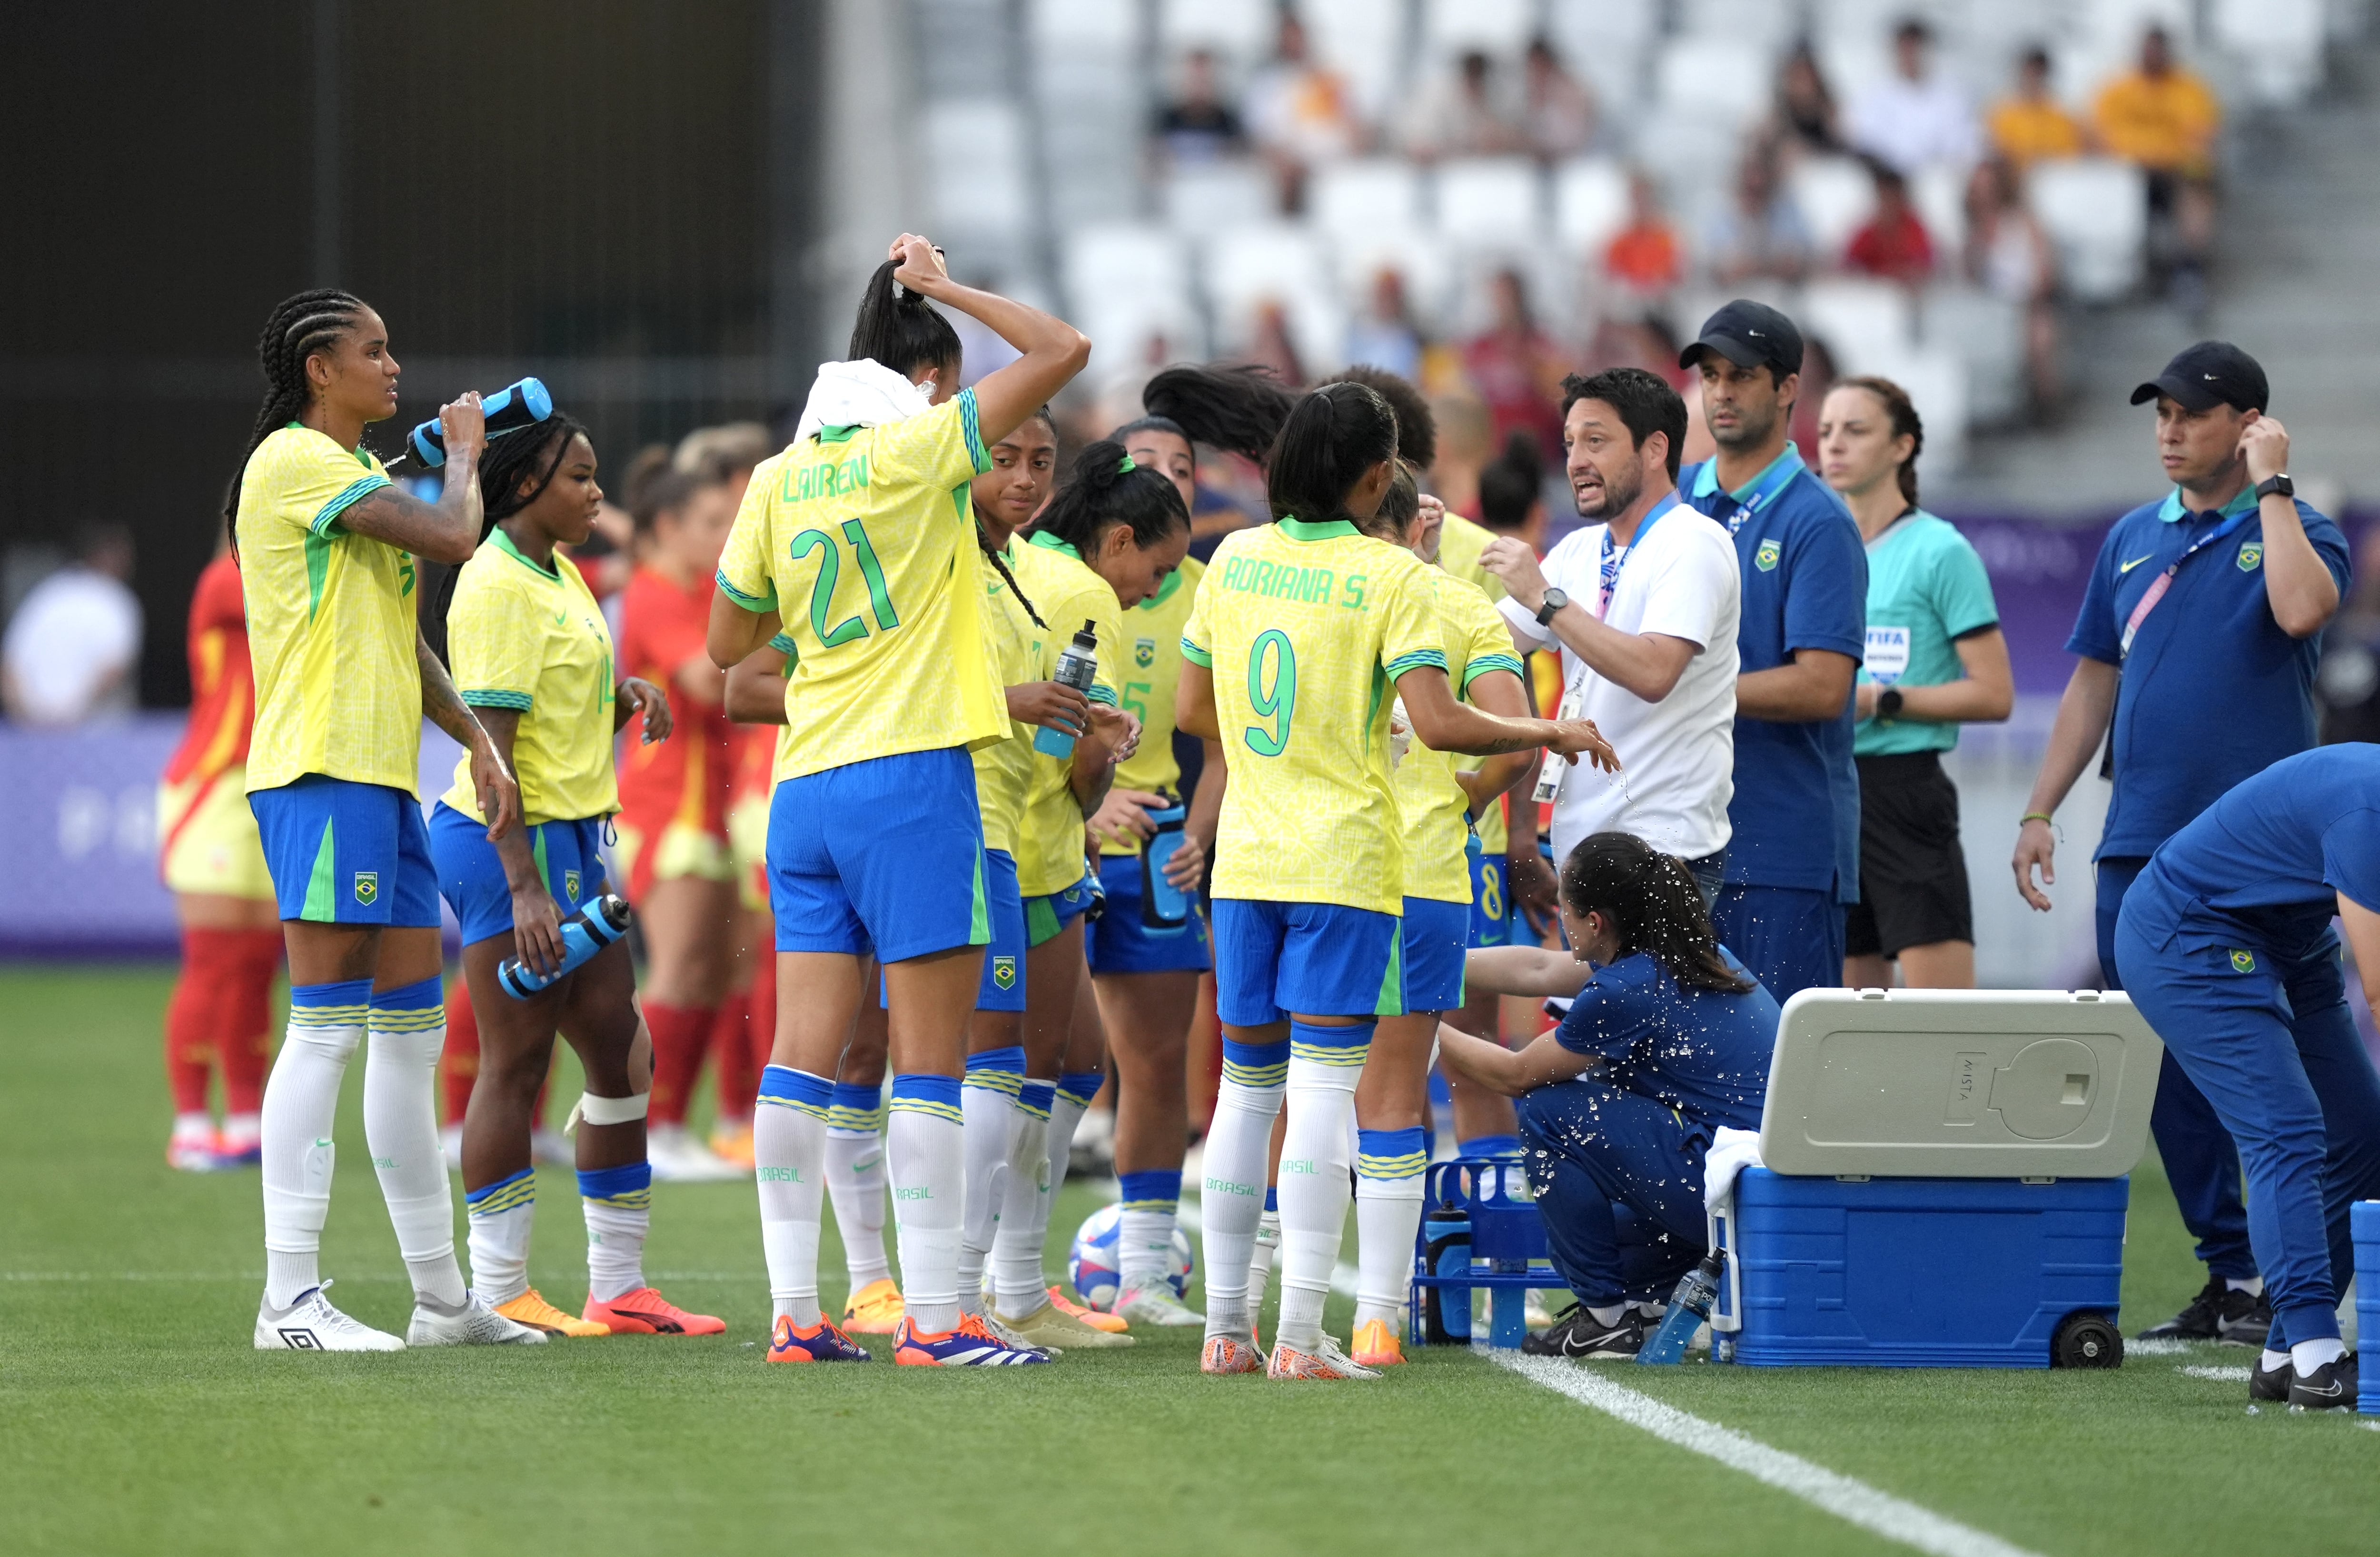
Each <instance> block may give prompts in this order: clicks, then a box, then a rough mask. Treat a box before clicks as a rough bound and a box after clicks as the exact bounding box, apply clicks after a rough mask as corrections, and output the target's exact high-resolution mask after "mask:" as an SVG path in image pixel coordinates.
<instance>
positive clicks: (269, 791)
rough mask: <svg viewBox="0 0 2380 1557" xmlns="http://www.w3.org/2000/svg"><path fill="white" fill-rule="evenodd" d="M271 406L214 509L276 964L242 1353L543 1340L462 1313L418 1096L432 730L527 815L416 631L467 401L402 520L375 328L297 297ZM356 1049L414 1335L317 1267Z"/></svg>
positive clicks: (511, 811) (383, 346)
mask: <svg viewBox="0 0 2380 1557" xmlns="http://www.w3.org/2000/svg"><path fill="white" fill-rule="evenodd" d="M257 356H258V359H259V360H260V361H261V363H262V365H263V369H264V380H265V386H266V389H265V397H264V404H263V407H262V408H261V409H260V410H259V411H258V413H257V418H256V427H255V430H254V432H253V433H252V435H251V436H250V438H249V455H248V459H247V462H246V464H245V466H244V468H242V470H241V472H240V475H239V477H238V479H237V480H235V481H234V482H233V483H232V491H231V493H230V498H229V501H228V504H227V505H226V517H227V518H228V519H229V521H230V523H231V526H232V539H233V546H234V550H235V551H236V553H237V555H238V558H239V565H240V581H241V593H242V597H243V605H244V607H245V609H246V611H247V614H248V637H249V658H250V663H251V664H252V666H253V670H254V675H255V677H256V728H255V731H254V733H253V735H252V736H250V739H249V757H248V792H249V808H250V809H252V810H254V811H255V813H256V821H257V831H258V833H259V834H260V835H261V838H262V840H263V843H264V858H265V866H266V869H267V870H269V871H270V872H271V874H272V877H273V895H274V898H275V899H276V901H277V904H278V906H279V910H280V914H281V919H282V929H283V932H284V935H285V938H286V940H287V943H288V949H289V984H290V991H289V1004H290V1010H289V1032H288V1037H287V1039H286V1040H285V1042H284V1043H283V1045H282V1048H281V1053H280V1056H279V1058H278V1060H277V1061H276V1062H275V1064H273V1074H272V1077H271V1078H270V1079H269V1080H268V1081H267V1082H266V1084H265V1089H264V1111H263V1115H264V1116H263V1143H262V1148H263V1167H264V1249H265V1278H264V1296H263V1299H262V1301H261V1304H260V1306H259V1308H258V1309H257V1316H256V1332H255V1339H256V1344H257V1345H258V1346H260V1347H262V1348H267V1349H278V1348H284V1347H285V1348H288V1349H291V1350H296V1351H395V1350H397V1349H399V1348H400V1347H402V1346H404V1345H406V1344H407V1342H410V1343H411V1344H415V1345H453V1344H476V1343H482V1342H503V1341H542V1340H544V1339H545V1336H544V1333H543V1332H540V1331H535V1330H530V1329H528V1328H526V1327H524V1326H521V1325H516V1324H515V1323H513V1322H512V1321H511V1320H507V1319H504V1317H503V1316H501V1315H499V1314H496V1313H494V1312H493V1311H492V1310H491V1309H489V1308H487V1307H486V1306H485V1305H484V1304H480V1303H477V1302H474V1301H473V1300H472V1298H471V1296H470V1294H469V1293H468V1291H467V1290H466V1289H465V1288H464V1285H463V1273H462V1270H461V1268H460V1267H459V1266H458V1265H457V1264H456V1263H455V1231H454V1228H455V1208H454V1201H453V1198H452V1193H451V1191H450V1190H449V1189H448V1187H447V1184H446V1164H445V1162H444V1160H443V1158H442V1157H441V1156H440V1153H439V1150H438V1119H437V1114H436V1111H435V1103H434V1101H433V1099H432V1095H431V1092H432V1086H433V1078H434V1077H435V1074H436V1071H437V1066H438V1052H439V1050H440V1048H441V1047H442V1046H443V1043H444V1041H445V1011H444V1007H443V1002H442V1001H441V999H440V988H439V964H440V952H439V945H438V882H437V876H436V872H435V870H433V869H432V867H431V862H430V839H429V834H428V832H427V830H426V829H425V828H424V827H423V826H422V821H421V808H420V805H419V802H418V801H417V800H416V799H415V794H414V792H415V787H416V785H418V784H419V777H418V774H419V766H420V750H421V720H422V716H423V715H424V714H427V715H428V716H429V717H430V718H431V719H432V720H434V721H436V722H437V724H438V726H439V727H440V728H441V729H443V730H444V731H445V732H446V733H447V734H448V735H450V736H454V737H455V740H456V741H458V742H460V743H461V744H462V745H463V746H464V747H465V748H466V749H467V751H468V755H469V762H468V769H469V777H470V781H471V785H470V786H471V790H472V792H473V794H474V795H475V796H476V797H478V799H479V802H480V814H481V815H482V816H484V817H485V818H486V819H487V824H488V833H489V834H490V836H491V837H492V838H497V839H501V838H502V837H503V836H504V834H505V833H509V832H511V831H512V829H513V827H514V826H515V825H516V823H517V821H519V816H520V795H519V792H518V790H517V789H516V787H515V786H514V784H513V778H512V774H511V772H509V771H508V769H507V768H506V766H505V763H504V759H503V758H502V757H500V756H498V755H497V753H496V750H495V748H494V746H493V745H492V743H491V742H490V741H489V739H488V734H487V732H486V731H485V730H483V729H481V728H480V722H479V721H478V720H477V719H475V718H474V717H472V714H471V711H470V710H469V709H468V708H467V707H465V706H464V704H463V702H462V699H459V698H457V697H456V696H455V685H454V683H453V682H452V681H450V680H449V679H448V678H447V675H446V669H445V667H444V666H443V665H442V664H440V663H438V661H437V659H436V658H435V657H434V656H433V655H431V652H430V651H429V647H428V646H427V645H426V644H424V643H423V642H422V640H421V634H420V629H419V626H417V624H416V621H415V604H416V601H415V594H414V579H415V571H414V567H415V565H414V559H415V558H416V557H423V558H427V559H429V560H431V561H433V562H443V563H451V564H455V565H458V566H459V565H460V564H462V563H464V562H467V561H468V560H469V559H470V555H471V553H472V550H473V548H475V547H476V546H477V545H478V544H479V542H480V489H479V482H478V472H479V463H480V450H481V448H482V446H483V444H484V443H485V423H484V421H483V420H482V419H481V417H480V405H479V399H478V396H476V395H464V396H462V398H460V399H459V400H456V401H455V402H454V403H453V404H451V405H448V406H445V407H442V408H441V409H440V411H439V420H440V422H441V424H442V425H443V429H444V433H445V442H446V480H445V490H444V493H443V496H442V497H441V498H440V499H439V501H438V502H436V503H435V504H428V503H422V502H419V501H417V500H416V499H414V498H413V497H411V496H409V495H408V494H407V493H405V492H404V491H403V490H402V489H401V488H399V487H397V486H395V484H393V483H392V482H391V481H390V480H389V479H388V476H387V474H386V472H384V471H383V469H382V468H381V465H380V462H379V461H378V460H377V459H374V458H373V457H372V456H371V455H370V452H368V451H367V450H365V449H364V447H363V432H364V428H365V427H366V426H367V425H369V424H370V423H371V422H375V421H381V420H385V419H387V418H388V417H389V416H391V415H393V414H394V413H395V410H396V383H397V363H396V359H395V357H394V356H392V355H391V354H390V352H389V347H388V327H387V326H386V325H385V324H383V322H381V317H380V315H379V314H378V313H376V312H374V311H373V310H371V309H370V308H368V307H366V306H365V305H364V304H363V303H362V302H361V301H359V300H358V299H357V298H354V297H352V296H350V295H349V294H347V293H345V292H340V291H333V290H322V291H313V292H301V293H299V294H297V296H296V297H294V298H288V299H287V300H285V302H283V303H282V304H281V305H280V306H279V307H278V308H276V309H274V310H273V314H272V317H271V318H270V319H268V320H267V321H266V322H265V325H264V332H263V334H262V335H261V337H260V338H259V340H258V342H257ZM367 1032H369V1034H370V1048H369V1050H368V1058H367V1060H366V1062H365V1069H364V1136H365V1139H366V1141H367V1143H368V1144H369V1145H370V1149H371V1156H372V1165H373V1166H374V1167H375V1168H376V1169H377V1170H378V1171H379V1174H380V1183H381V1193H382V1194H383V1196H384V1197H385V1198H387V1201H388V1211H389V1220H390V1222H392V1223H394V1224H395V1229H396V1242H397V1247H398V1249H399V1251H400V1252H402V1253H403V1255H404V1256H405V1263H406V1269H407V1271H408V1273H409V1274H410V1275H411V1277H412V1279H413V1288H414V1309H413V1318H412V1321H411V1323H410V1324H409V1325H408V1327H407V1336H406V1339H405V1340H402V1341H401V1340H399V1339H398V1338H397V1337H396V1336H395V1335H391V1334H387V1333H385V1332H381V1331H376V1330H373V1329H371V1328H370V1327H369V1326H367V1325H363V1324H360V1323H358V1321H356V1320H352V1319H350V1318H348V1317H347V1316H346V1315H345V1314H343V1313H341V1312H340V1311H339V1310H338V1309H336V1308H333V1307H332V1306H331V1303H330V1300H329V1299H328V1298H327V1297H326V1296H324V1295H323V1291H322V1289H323V1286H324V1284H325V1283H323V1282H322V1275H321V1271H320V1269H319V1253H320V1250H321V1247H322V1221H323V1217H324V1215H325V1214H326V1213H327V1212H328V1210H329V1209H330V1198H331V1164H332V1153H333V1147H332V1144H331V1126H332V1120H333V1117H334V1115H335V1113H337V1111H338V1101H339V1081H340V1078H341V1077H344V1076H345V1075H346V1068H347V1061H348V1060H349V1059H350V1058H351V1057H352V1056H353V1055H354V1053H355V1052H356V1049H357V1046H358V1044H361V1043H363V1042H364V1041H365V1036H366V1034H367Z"/></svg>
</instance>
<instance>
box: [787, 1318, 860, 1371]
mask: <svg viewBox="0 0 2380 1557" xmlns="http://www.w3.org/2000/svg"><path fill="white" fill-rule="evenodd" d="M768 1360H770V1361H771V1362H867V1361H868V1360H870V1359H869V1357H868V1351H867V1348H865V1347H862V1346H855V1345H853V1344H851V1338H850V1337H849V1336H847V1335H845V1334H844V1332H842V1331H840V1330H837V1329H836V1328H835V1327H834V1321H833V1320H830V1319H828V1318H827V1317H826V1316H825V1315H824V1314H820V1316H819V1321H818V1323H816V1324H814V1325H812V1326H811V1327H810V1328H809V1329H807V1330H796V1329H795V1328H794V1321H793V1320H789V1319H787V1318H786V1317H785V1316H784V1315H783V1314H779V1315H778V1316H777V1328H776V1329H775V1330H774V1331H773V1332H771V1333H770V1336H769V1359H768Z"/></svg>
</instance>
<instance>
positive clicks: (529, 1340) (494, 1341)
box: [405, 1292, 545, 1346]
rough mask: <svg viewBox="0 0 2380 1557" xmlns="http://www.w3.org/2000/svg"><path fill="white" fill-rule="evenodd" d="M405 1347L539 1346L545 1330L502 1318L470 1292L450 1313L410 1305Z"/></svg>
mask: <svg viewBox="0 0 2380 1557" xmlns="http://www.w3.org/2000/svg"><path fill="white" fill-rule="evenodd" d="M405 1344H407V1345H408V1346H542V1345H543V1344H545V1332H544V1331H542V1330H534V1329H531V1328H530V1327H529V1326H528V1325H525V1324H519V1323H516V1322H515V1321H514V1320H508V1319H506V1318H504V1315H502V1314H500V1313H498V1312H496V1311H495V1310H494V1309H493V1308H489V1307H488V1301H487V1299H486V1298H484V1297H481V1296H480V1295H479V1294H478V1293H476V1292H475V1293H473V1294H471V1295H470V1298H469V1300H468V1302H466V1303H465V1304H464V1305H463V1307H462V1308H460V1309H458V1310H457V1311H455V1313H452V1314H441V1313H437V1312H435V1311H433V1310H432V1309H431V1308H427V1307H425V1306H424V1305H422V1304H421V1303H419V1302H417V1303H415V1304H414V1306H413V1322H412V1323H411V1324H409V1325H407V1326H406V1327H405Z"/></svg>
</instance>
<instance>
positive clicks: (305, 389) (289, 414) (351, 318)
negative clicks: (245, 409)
mask: <svg viewBox="0 0 2380 1557" xmlns="http://www.w3.org/2000/svg"><path fill="white" fill-rule="evenodd" d="M364 307H365V305H364V301H363V299H362V298H358V297H357V296H355V295H354V294H353V293H351V292H342V291H340V290H339V289H338V288H337V287H335V286H320V287H316V288H315V289H314V290H312V291H310V292H300V293H298V294H297V296H295V297H292V298H283V299H282V300H281V302H280V303H279V305H278V306H276V307H275V308H274V309H273V311H272V313H270V314H269V315H267V316H266V318H265V321H264V328H263V330H262V331H261V332H260V333H259V334H258V335H257V337H256V361H257V366H259V367H261V368H262V369H263V370H264V403H263V404H262V405H261V406H260V407H257V411H256V424H255V425H254V426H253V427H251V428H249V433H248V447H247V448H246V449H245V450H244V451H242V452H241V454H240V456H239V467H238V468H237V469H235V470H234V471H233V472H232V473H231V484H230V485H229V486H228V487H226V488H225V490H224V532H225V534H226V535H228V536H230V537H231V549H232V554H233V555H234V556H235V557H236V556H237V555H238V553H239V487H240V480H241V478H242V477H244V476H246V475H247V474H248V462H249V458H250V457H251V456H254V455H255V453H256V450H257V446H258V445H259V444H262V443H263V442H264V440H265V439H267V438H269V437H271V436H273V433H274V432H277V431H278V430H280V429H281V428H283V427H285V426H287V425H288V424H289V423H291V422H293V421H295V420H297V419H298V418H299V417H301V416H302V415H304V414H305V410H306V402H307V400H308V398H309V397H310V388H309V386H308V384H307V383H306V359H308V358H309V357H311V356H313V355H314V354H315V353H316V352H318V351H328V350H330V349H331V348H332V347H334V346H336V345H338V344H339V337H340V336H342V335H346V333H347V332H348V331H349V330H352V329H354V328H355V326H356V316H357V315H358V314H359V313H361V312H362V311H363V310H364Z"/></svg>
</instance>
